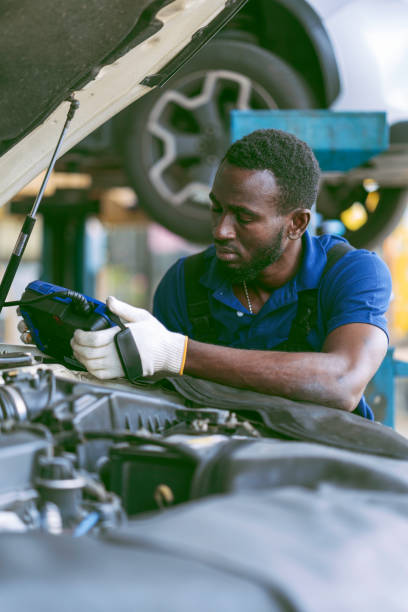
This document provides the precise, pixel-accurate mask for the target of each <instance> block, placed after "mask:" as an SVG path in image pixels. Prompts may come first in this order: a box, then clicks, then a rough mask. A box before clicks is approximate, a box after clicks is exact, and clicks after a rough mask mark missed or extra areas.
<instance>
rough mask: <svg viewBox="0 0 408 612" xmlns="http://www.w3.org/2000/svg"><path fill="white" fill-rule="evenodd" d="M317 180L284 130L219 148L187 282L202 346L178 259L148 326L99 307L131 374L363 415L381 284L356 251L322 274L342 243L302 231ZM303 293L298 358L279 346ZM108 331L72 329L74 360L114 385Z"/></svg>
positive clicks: (379, 326)
mask: <svg viewBox="0 0 408 612" xmlns="http://www.w3.org/2000/svg"><path fill="white" fill-rule="evenodd" d="M318 181H319V167H318V164H317V161H316V159H315V157H314V155H313V153H312V151H311V150H310V148H309V147H308V146H307V145H306V144H305V143H303V142H302V141H300V140H299V139H297V138H296V137H294V136H292V135H290V134H287V133H285V132H282V131H279V130H258V131H256V132H253V133H252V134H250V135H249V136H246V137H244V138H243V139H241V140H240V141H237V142H235V143H234V144H233V145H232V146H231V147H230V148H229V150H228V151H227V153H226V155H225V157H224V159H223V160H222V162H221V164H220V166H219V169H218V172H217V175H216V177H215V180H214V184H213V187H212V191H211V194H210V199H211V205H212V208H211V214H212V221H213V237H214V246H211V247H210V248H209V249H207V250H206V252H205V254H204V255H203V256H202V261H203V262H204V263H203V266H204V267H203V273H202V274H200V277H199V278H196V279H193V280H192V279H189V282H190V283H191V282H195V283H199V284H200V285H201V286H202V287H204V288H205V290H206V296H207V297H208V313H209V318H210V320H211V325H212V327H213V338H214V340H213V341H212V342H211V343H210V342H208V341H206V342H202V341H198V340H197V339H196V338H197V337H199V333H197V330H195V329H194V328H193V325H192V322H191V320H190V315H189V314H188V310H187V309H188V305H187V302H186V285H185V278H184V276H185V265H186V264H185V260H180V261H178V262H177V263H176V264H175V265H174V266H173V267H172V268H170V270H169V271H168V272H167V273H166V275H165V276H164V278H163V280H162V281H161V283H160V285H159V287H158V289H157V292H156V295H155V299H154V314H155V317H153V316H152V315H150V314H149V313H148V312H146V311H144V310H141V309H136V308H133V307H131V306H129V305H128V304H124V303H123V302H119V301H118V300H116V299H115V298H108V302H107V303H108V306H109V307H110V309H111V310H112V311H113V312H115V313H117V314H118V315H119V316H121V317H122V319H124V320H125V321H127V322H128V326H129V328H130V329H131V332H132V335H133V338H134V340H135V343H136V345H137V347H138V350H139V353H140V358H141V362H142V368H143V375H153V374H157V373H161V374H163V375H176V374H181V373H183V372H184V373H186V374H190V375H192V376H196V377H200V378H205V379H209V380H212V381H216V382H219V383H224V384H227V385H231V386H234V387H240V388H246V389H252V390H256V391H260V392H263V393H268V394H273V395H281V396H284V397H287V398H290V399H294V400H307V401H311V402H316V403H319V404H323V405H326V406H329V407H333V408H338V409H341V410H346V411H356V413H357V414H360V415H362V416H365V417H368V418H373V414H372V411H371V409H370V408H369V407H368V405H367V404H366V402H365V400H364V397H363V392H364V389H365V387H366V385H367V383H368V381H369V380H370V379H371V378H372V376H373V375H374V374H375V372H376V370H377V369H378V367H379V365H380V364H381V361H382V359H383V358H384V356H385V353H386V350H387V328H386V320H385V312H386V310H387V308H388V303H389V297H390V292H391V281H390V276H389V272H388V270H387V268H386V266H385V264H384V263H383V262H382V261H381V260H380V258H379V257H377V256H376V255H375V254H374V253H370V252H368V251H365V250H350V251H349V252H347V253H345V254H343V255H342V256H341V257H340V258H338V260H337V261H336V262H335V263H334V265H332V266H331V268H330V269H329V270H328V271H327V269H325V268H326V263H327V254H328V253H329V252H330V250H331V248H332V247H333V245H335V244H336V243H341V242H343V243H344V241H343V240H342V239H341V238H339V237H335V236H329V235H325V236H321V237H311V236H310V234H309V233H308V231H307V229H306V228H307V226H308V223H309V221H310V214H311V213H310V208H311V206H312V205H313V203H314V201H315V199H316V195H317V189H318ZM305 292H306V293H310V294H311V295H314V296H315V297H314V299H315V302H316V317H315V320H314V321H312V323H311V329H310V330H309V329H307V330H306V334H305V343H303V349H302V347H301V350H299V347H292V346H291V344H290V342H288V339H289V340H290V341H291V342H292V343H293V337H295V340H296V337H297V336H299V335H301V325H299V316H298V315H297V314H296V313H297V310H298V306H299V304H300V296H301V295H303V294H305ZM299 308H300V306H299ZM302 308H303V306H302ZM159 321H161V323H160V322H159ZM294 321H296V325H297V327H296V329H295V331H296V330H297V332H296V333H295V334H294V333H293V330H292V333H291V328H292V326H293V325H294ZM309 325H310V321H309ZM299 330H300V331H299ZM116 331H117V329H116ZM115 333H116V332H115V330H114V329H113V330H112V329H111V330H104V331H100V332H84V331H81V330H77V331H76V332H75V335H74V338H73V341H72V347H73V350H74V354H75V356H76V357H77V359H78V360H80V361H81V362H82V363H83V364H84V365H85V366H86V368H87V369H88V370H89V371H90V372H91V373H93V374H94V375H95V376H97V377H99V378H113V377H116V376H123V368H122V366H121V362H120V360H119V357H118V354H117V351H116V348H115V344H114V342H113V336H114V335H115Z"/></svg>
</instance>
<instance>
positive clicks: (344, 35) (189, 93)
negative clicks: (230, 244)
mask: <svg viewBox="0 0 408 612" xmlns="http://www.w3.org/2000/svg"><path fill="white" fill-rule="evenodd" d="M407 19H408V6H407V4H406V2H404V1H403V0H391V1H389V0H376V1H375V2H368V1H367V0H356V1H353V2H350V1H348V0H340V1H335V2H334V1H333V2H327V0H249V2H248V3H247V4H246V5H245V6H244V7H243V8H242V9H241V10H240V11H239V13H237V15H236V16H235V18H234V19H232V20H231V21H230V22H229V23H228V24H227V25H226V26H225V27H224V28H223V29H222V30H221V31H220V32H219V33H218V35H217V36H216V37H215V38H214V39H213V41H211V42H210V43H209V44H208V45H206V47H205V48H203V49H202V50H201V51H200V52H199V53H198V54H197V55H196V56H195V57H194V58H193V59H191V60H190V61H189V62H188V63H187V64H186V65H185V66H184V67H183V68H182V69H181V70H180V71H178V72H177V74H176V75H175V76H174V77H173V78H172V79H170V81H169V82H168V83H167V84H166V85H165V86H164V87H161V88H158V89H155V91H153V92H152V93H151V94H149V95H147V96H145V97H143V99H142V100H141V101H140V102H136V103H135V104H133V105H131V106H129V107H128V108H127V109H126V110H125V111H124V112H123V113H122V114H121V115H119V116H118V117H116V118H115V119H114V120H113V121H111V122H109V123H108V124H105V125H104V126H102V127H101V128H99V130H97V131H96V132H94V133H93V134H92V135H91V136H89V137H88V138H87V139H86V140H85V141H83V142H82V143H81V144H80V145H79V146H78V147H77V148H76V155H75V152H74V153H72V154H71V155H70V157H69V159H67V166H69V163H72V164H74V165H75V163H77V167H78V165H79V166H81V165H83V164H84V163H85V164H87V163H88V164H89V166H90V167H91V168H93V169H94V171H95V170H96V167H97V166H99V167H102V168H103V169H104V171H105V172H106V171H107V170H108V169H109V167H111V169H113V167H116V168H118V167H124V168H125V170H126V177H125V178H122V179H121V180H124V181H125V182H127V184H129V185H131V186H132V187H133V189H134V191H135V194H136V196H137V202H138V203H139V204H140V205H141V206H142V207H143V208H144V209H145V210H146V211H147V212H148V214H149V215H150V216H151V217H152V218H153V219H155V220H156V221H158V222H159V223H161V224H163V225H164V226H166V227H167V228H168V229H170V230H172V231H173V232H175V233H176V234H180V235H181V236H184V237H185V238H187V239H189V240H191V241H193V242H199V243H208V242H210V241H211V233H210V221H209V214H208V202H209V201H208V192H209V186H210V184H211V182H212V179H213V177H214V174H215V171H216V168H217V164H218V163H219V160H220V159H221V158H222V156H223V154H224V152H225V150H226V148H227V146H228V144H229V138H230V136H229V113H230V110H231V109H233V108H238V109H248V108H250V109H313V108H330V109H333V110H346V111H370V110H380V111H385V112H386V113H387V119H388V122H389V126H390V143H391V146H390V148H389V150H388V151H387V152H385V153H383V154H381V155H379V156H377V157H375V158H373V159H372V160H370V161H369V162H367V163H366V164H365V165H364V167H360V168H356V169H354V170H352V171H349V172H348V173H345V174H341V175H340V174H338V173H337V174H334V173H326V174H325V176H324V180H323V181H322V187H321V190H320V195H319V199H318V203H317V210H318V212H319V213H320V215H321V219H322V220H323V221H324V220H326V219H341V220H342V222H343V226H344V227H343V229H344V231H345V236H346V238H348V239H349V240H350V242H351V243H352V244H353V245H354V246H357V247H362V246H364V247H367V248H372V247H375V246H378V245H379V243H380V242H381V241H382V240H383V239H384V238H385V237H386V236H387V235H388V234H389V233H390V231H391V230H392V229H393V228H394V227H395V225H396V224H397V222H398V220H399V219H400V217H401V215H402V213H403V212H404V210H405V208H406V203H407V193H408V192H407V187H408V180H407V176H408V175H407V168H408V114H407V106H406V100H407V97H408V91H407V86H406V78H405V75H406V74H407V71H408V52H407V44H406V35H405V29H404V24H405V23H406V22H407ZM153 80H154V77H153ZM151 82H153V81H151ZM108 154H110V155H111V158H110V162H109V155H108ZM81 155H82V156H83V157H81ZM118 156H119V157H118ZM115 159H116V163H115V164H113V165H112V162H113V160H115ZM110 164H111V166H110ZM105 181H106V177H105ZM112 181H113V182H114V181H118V176H117V173H116V174H114V173H113V174H112Z"/></svg>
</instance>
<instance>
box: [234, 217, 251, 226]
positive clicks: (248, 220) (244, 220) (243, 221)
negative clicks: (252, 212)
mask: <svg viewBox="0 0 408 612" xmlns="http://www.w3.org/2000/svg"><path fill="white" fill-rule="evenodd" d="M237 221H238V223H240V224H241V225H247V224H248V223H251V221H253V219H252V217H249V216H248V215H237Z"/></svg>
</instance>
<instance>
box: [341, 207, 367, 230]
mask: <svg viewBox="0 0 408 612" xmlns="http://www.w3.org/2000/svg"><path fill="white" fill-rule="evenodd" d="M367 218H368V215H367V211H366V209H365V208H364V206H363V205H362V204H361V203H360V202H354V203H353V204H352V205H351V206H350V208H347V210H344V211H343V212H342V213H341V215H340V219H341V221H342V223H343V224H344V225H345V226H346V228H347V229H349V230H351V231H353V232H355V231H356V230H358V229H360V227H362V226H363V225H364V223H365V222H366V221H367Z"/></svg>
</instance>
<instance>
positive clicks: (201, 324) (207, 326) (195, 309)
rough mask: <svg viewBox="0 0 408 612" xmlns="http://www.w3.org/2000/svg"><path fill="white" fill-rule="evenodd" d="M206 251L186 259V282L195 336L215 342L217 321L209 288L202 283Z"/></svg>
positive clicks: (188, 309) (188, 307) (188, 304)
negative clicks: (211, 307)
mask: <svg viewBox="0 0 408 612" xmlns="http://www.w3.org/2000/svg"><path fill="white" fill-rule="evenodd" d="M204 253H205V251H202V252H201V253H196V254H195V255H190V257H186V259H185V260H184V283H185V289H186V303H187V314H188V318H189V320H190V323H191V325H192V326H193V338H194V339H195V340H200V341H201V342H207V343H211V344H215V343H216V340H217V335H216V330H215V322H214V320H213V319H212V317H211V313H210V304H209V301H208V289H207V287H204V285H202V284H201V283H200V278H201V277H202V275H203V274H204V272H205V271H206V264H205V258H204Z"/></svg>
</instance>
